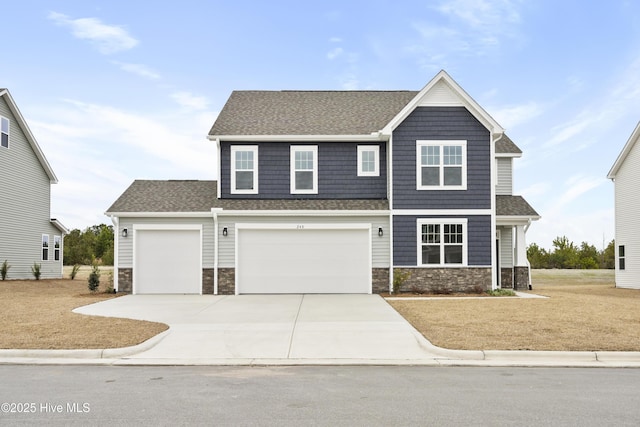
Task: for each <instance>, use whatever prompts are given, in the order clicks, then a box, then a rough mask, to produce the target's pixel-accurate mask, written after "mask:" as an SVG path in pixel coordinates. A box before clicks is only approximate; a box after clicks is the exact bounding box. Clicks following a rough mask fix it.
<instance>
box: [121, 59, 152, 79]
mask: <svg viewBox="0 0 640 427" xmlns="http://www.w3.org/2000/svg"><path fill="white" fill-rule="evenodd" d="M113 64H115V65H117V66H118V67H120V69H121V70H122V71H126V72H128V73H132V74H136V75H138V76H140V77H144V78H147V79H150V80H160V78H161V77H160V74H158V73H156V72H155V71H153V70H151V69H150V68H148V67H147V66H146V65H142V64H128V63H125V62H118V61H113Z"/></svg>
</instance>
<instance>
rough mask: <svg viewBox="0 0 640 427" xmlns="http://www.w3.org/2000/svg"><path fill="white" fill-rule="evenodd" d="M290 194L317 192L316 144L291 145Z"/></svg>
mask: <svg viewBox="0 0 640 427" xmlns="http://www.w3.org/2000/svg"><path fill="white" fill-rule="evenodd" d="M290 162H291V194H318V146H317V145H292V146H291V158H290Z"/></svg>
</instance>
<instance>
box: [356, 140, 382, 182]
mask: <svg viewBox="0 0 640 427" xmlns="http://www.w3.org/2000/svg"><path fill="white" fill-rule="evenodd" d="M379 159H380V147H379V146H377V145H358V176H380V166H379V165H380V160H379Z"/></svg>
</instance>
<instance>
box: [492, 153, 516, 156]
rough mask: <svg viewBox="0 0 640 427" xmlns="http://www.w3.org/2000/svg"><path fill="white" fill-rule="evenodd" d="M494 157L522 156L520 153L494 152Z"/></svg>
mask: <svg viewBox="0 0 640 427" xmlns="http://www.w3.org/2000/svg"><path fill="white" fill-rule="evenodd" d="M495 156H496V157H522V153H496V155H495Z"/></svg>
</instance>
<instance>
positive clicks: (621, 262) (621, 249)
mask: <svg viewBox="0 0 640 427" xmlns="http://www.w3.org/2000/svg"><path fill="white" fill-rule="evenodd" d="M624 259H625V257H624V245H620V246H618V269H619V270H624Z"/></svg>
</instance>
